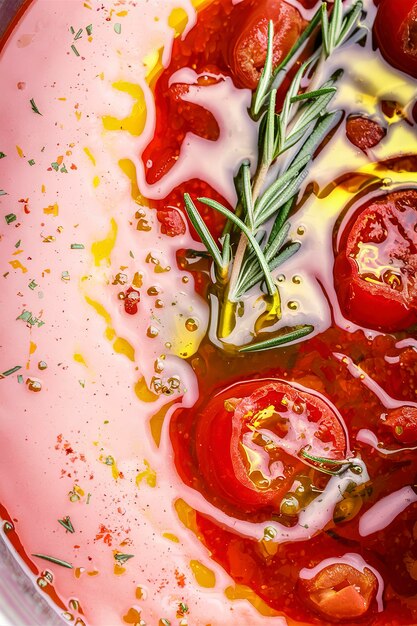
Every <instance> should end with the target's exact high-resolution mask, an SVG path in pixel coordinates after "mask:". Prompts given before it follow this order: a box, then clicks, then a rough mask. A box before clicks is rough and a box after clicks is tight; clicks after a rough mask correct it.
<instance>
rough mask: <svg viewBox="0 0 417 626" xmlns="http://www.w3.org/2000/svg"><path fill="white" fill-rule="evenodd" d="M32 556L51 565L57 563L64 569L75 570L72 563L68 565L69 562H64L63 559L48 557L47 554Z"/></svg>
mask: <svg viewBox="0 0 417 626" xmlns="http://www.w3.org/2000/svg"><path fill="white" fill-rule="evenodd" d="M32 556H36V557H38V559H44V561H49V562H50V563H55V565H61V566H62V567H67V568H68V569H73V566H72V565H71V563H68V561H63V560H62V559H57V558H55V557H54V556H48V555H46V554H32Z"/></svg>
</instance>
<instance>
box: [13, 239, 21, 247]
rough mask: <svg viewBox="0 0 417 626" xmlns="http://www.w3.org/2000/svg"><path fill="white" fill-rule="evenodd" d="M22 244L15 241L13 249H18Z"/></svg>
mask: <svg viewBox="0 0 417 626" xmlns="http://www.w3.org/2000/svg"><path fill="white" fill-rule="evenodd" d="M21 243H22V240H21V239H19V241H16V243H15V244H14V247H15V248H20V244H21Z"/></svg>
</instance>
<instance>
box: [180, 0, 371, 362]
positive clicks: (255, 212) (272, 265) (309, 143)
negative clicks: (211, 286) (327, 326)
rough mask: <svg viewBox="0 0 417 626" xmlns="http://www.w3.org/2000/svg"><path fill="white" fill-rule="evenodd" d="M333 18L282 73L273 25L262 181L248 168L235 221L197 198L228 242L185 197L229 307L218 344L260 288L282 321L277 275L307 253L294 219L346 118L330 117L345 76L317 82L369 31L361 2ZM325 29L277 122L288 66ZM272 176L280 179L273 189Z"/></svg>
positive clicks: (321, 14) (322, 17) (255, 114)
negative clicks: (323, 150)
mask: <svg viewBox="0 0 417 626" xmlns="http://www.w3.org/2000/svg"><path fill="white" fill-rule="evenodd" d="M327 11H328V6H327V2H323V3H322V5H321V8H320V9H319V10H318V11H317V12H316V14H315V15H314V17H313V19H312V21H311V22H310V24H309V26H308V27H307V29H306V30H305V31H304V33H303V35H302V36H301V37H300V38H299V40H298V41H297V42H296V44H295V45H294V46H293V48H292V49H291V50H290V52H289V54H288V55H287V57H286V58H285V59H284V60H283V61H282V63H281V64H280V65H279V66H278V67H277V68H276V69H275V70H274V69H273V38H274V31H273V22H272V21H270V22H269V26H268V43H267V55H266V61H265V67H264V69H263V71H262V74H261V78H260V81H259V84H258V87H257V90H256V92H255V94H254V97H253V101H252V107H251V111H250V114H251V117H252V119H254V120H257V121H259V129H258V148H259V157H258V163H257V167H256V171H255V174H254V175H253V177H251V173H250V162H249V161H247V160H246V161H244V162H243V163H242V165H241V167H240V170H239V172H238V174H237V176H236V178H235V187H236V192H237V197H238V203H237V206H236V210H235V212H234V213H233V212H231V211H230V210H229V209H227V208H226V207H224V206H223V205H222V204H220V203H219V202H216V201H214V200H211V199H210V198H198V201H199V202H201V203H202V204H205V205H207V206H209V207H211V208H212V209H213V210H215V211H218V212H219V213H222V214H223V215H224V216H225V217H226V218H227V222H226V226H225V229H224V232H223V236H222V237H221V238H220V239H219V240H218V242H216V241H215V240H214V238H213V237H212V235H211V234H210V232H209V230H208V228H207V227H206V225H205V224H204V221H203V220H202V218H201V216H200V214H199V212H198V209H197V207H196V206H195V204H194V202H193V201H192V200H191V198H190V196H189V195H188V194H185V197H184V200H185V207H186V210H187V213H188V215H189V217H190V220H191V222H192V223H193V225H194V227H195V228H196V230H197V232H198V234H199V236H200V238H201V240H202V241H203V243H204V244H205V246H206V248H207V250H208V252H209V253H210V255H211V256H212V258H213V261H214V266H215V277H216V278H215V281H216V284H217V287H218V288H219V289H220V297H219V298H218V299H219V300H220V301H221V302H220V304H221V306H223V311H222V312H221V315H220V326H221V327H220V328H219V329H218V334H219V337H225V336H227V334H228V332H227V329H228V328H232V327H233V324H231V323H230V316H231V315H234V311H235V308H234V306H233V305H234V304H236V303H237V302H238V301H239V300H241V298H242V297H243V296H244V295H245V294H246V293H247V292H248V291H249V290H250V289H252V288H253V287H254V286H255V285H257V284H259V283H261V284H262V283H263V284H264V285H265V287H266V291H267V294H268V295H269V296H272V297H273V298H275V299H276V300H277V301H278V306H276V307H275V310H276V311H277V317H278V315H279V314H280V313H279V312H280V306H279V293H278V288H277V285H276V282H275V281H274V278H273V272H274V271H275V270H276V269H277V268H278V267H280V266H281V265H282V264H283V263H284V262H285V261H287V260H288V259H289V258H290V257H291V256H293V255H294V254H295V253H296V252H297V251H298V250H299V248H300V245H301V244H300V243H299V242H297V241H292V240H291V239H289V238H288V235H289V231H290V224H289V223H288V221H287V219H288V215H289V213H290V211H291V209H292V208H293V206H294V205H295V202H296V199H297V195H298V193H299V190H300V188H301V186H302V184H303V182H304V181H305V180H306V178H307V176H308V173H309V167H310V164H311V161H312V158H313V156H314V153H315V152H316V150H317V149H318V148H319V146H320V144H321V143H322V141H323V140H324V138H325V137H326V136H327V135H328V134H329V132H330V131H331V130H332V129H333V128H334V127H335V126H336V125H337V124H338V123H339V121H340V119H341V117H342V112H341V111H329V110H328V106H329V104H330V102H331V100H332V99H333V97H334V95H335V93H336V86H335V85H336V83H337V81H338V79H339V78H340V76H341V74H342V72H341V71H337V72H335V73H334V74H333V75H332V76H331V77H330V78H329V79H328V80H326V81H325V82H323V83H322V84H321V85H319V86H317V85H316V84H315V79H316V77H317V76H319V75H320V72H319V71H318V67H319V66H320V65H321V64H322V63H324V62H325V61H326V59H327V58H328V57H329V56H330V55H331V54H332V53H333V52H334V50H336V49H337V48H338V47H340V46H341V45H343V44H344V43H346V42H353V41H355V42H356V41H358V39H359V38H360V37H362V36H363V31H362V30H361V29H360V28H359V27H358V18H359V16H360V15H361V13H362V0H357V1H356V2H355V3H354V4H353V6H352V7H351V8H348V9H346V8H344V6H343V4H342V0H335V2H334V4H333V10H332V12H331V15H330V17H329V16H328V12H327ZM319 27H320V28H321V35H322V42H321V44H320V45H319V46H318V48H317V49H316V50H315V51H314V53H313V54H312V55H311V56H310V58H309V59H307V60H306V61H305V62H304V63H303V64H302V65H301V66H300V67H299V69H298V71H297V72H296V74H295V76H294V78H293V80H292V82H291V85H290V87H289V89H288V92H287V94H286V96H285V99H284V102H283V106H282V110H281V112H280V113H279V114H277V113H276V95H277V89H278V88H279V86H280V84H281V83H282V80H283V78H284V76H285V73H286V72H287V70H288V66H289V64H290V63H292V64H293V63H294V61H295V60H296V59H297V57H298V55H299V54H300V53H301V51H302V48H303V45H304V44H305V42H306V41H307V40H308V39H309V38H310V37H311V36H312V35H313V33H316V31H317V30H318V28H319ZM314 70H315V72H316V75H315V76H314V77H313V79H312V80H311V81H310V85H309V87H308V88H307V89H306V90H304V91H303V90H302V87H301V85H302V82H303V79H305V77H306V76H307V75H308V76H309V75H310V74H311V72H312V71H314ZM271 175H273V176H274V178H273V180H272V182H271V180H270V178H271ZM266 183H268V185H266ZM219 289H218V291H219ZM313 330H314V329H313V327H311V326H310V325H305V326H302V327H297V328H295V329H292V331H290V332H289V333H286V334H284V335H281V336H279V337H275V338H273V339H270V340H267V341H263V342H260V343H257V344H252V345H249V346H244V347H243V348H241V349H240V351H241V352H245V351H251V350H264V349H270V348H273V347H276V346H279V345H284V344H285V343H288V342H290V341H295V340H296V339H300V338H302V337H304V336H306V335H307V334H310V333H311V332H312V331H313Z"/></svg>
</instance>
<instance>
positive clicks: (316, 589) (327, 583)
mask: <svg viewBox="0 0 417 626" xmlns="http://www.w3.org/2000/svg"><path fill="white" fill-rule="evenodd" d="M377 587H378V581H377V579H376V576H375V574H373V573H372V571H371V570H370V569H368V568H366V567H365V568H364V570H363V571H362V572H361V571H359V570H357V569H356V568H355V567H353V566H352V565H349V564H348V563H334V564H332V565H327V566H326V567H324V568H323V569H322V570H321V571H319V572H318V574H316V575H315V576H314V577H313V578H310V579H306V578H300V580H299V592H300V595H301V597H302V598H303V600H304V601H305V602H306V603H307V604H308V605H309V606H310V607H311V608H312V609H313V610H315V611H316V612H317V613H319V614H320V615H322V616H323V617H326V618H327V619H328V620H330V621H336V622H337V621H339V620H347V619H354V618H357V617H362V615H364V614H365V613H366V612H367V611H368V609H369V607H370V605H371V603H372V601H373V599H374V597H375V594H376V591H377Z"/></svg>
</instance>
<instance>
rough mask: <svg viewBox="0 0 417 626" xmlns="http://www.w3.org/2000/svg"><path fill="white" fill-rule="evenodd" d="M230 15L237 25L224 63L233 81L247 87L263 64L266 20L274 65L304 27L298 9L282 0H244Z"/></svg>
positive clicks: (256, 79)
mask: <svg viewBox="0 0 417 626" xmlns="http://www.w3.org/2000/svg"><path fill="white" fill-rule="evenodd" d="M231 19H232V20H236V22H237V27H236V28H235V35H234V36H233V37H232V38H231V40H230V44H229V48H228V54H227V58H228V63H229V66H230V69H231V71H232V74H233V77H234V78H235V81H236V83H237V84H238V85H239V86H241V87H247V88H248V89H256V86H257V84H258V82H259V78H260V75H261V71H262V69H263V66H264V65H265V59H266V49H267V39H268V22H269V20H273V22H274V54H273V64H274V67H276V66H277V65H278V64H279V63H280V61H282V59H284V57H285V56H286V54H287V53H288V52H289V51H290V49H291V47H292V46H293V45H294V43H295V42H296V40H297V39H298V37H299V36H300V34H301V32H302V31H303V30H304V27H305V21H304V20H303V18H302V17H301V14H300V12H299V11H298V10H297V9H296V8H295V7H293V6H292V5H290V4H287V3H286V2H284V1H283V0H261V1H258V2H256V3H254V2H248V3H246V4H245V5H244V8H243V10H242V11H240V12H238V11H236V12H235V13H234V14H232V16H231Z"/></svg>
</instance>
